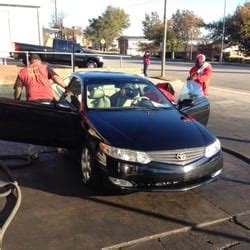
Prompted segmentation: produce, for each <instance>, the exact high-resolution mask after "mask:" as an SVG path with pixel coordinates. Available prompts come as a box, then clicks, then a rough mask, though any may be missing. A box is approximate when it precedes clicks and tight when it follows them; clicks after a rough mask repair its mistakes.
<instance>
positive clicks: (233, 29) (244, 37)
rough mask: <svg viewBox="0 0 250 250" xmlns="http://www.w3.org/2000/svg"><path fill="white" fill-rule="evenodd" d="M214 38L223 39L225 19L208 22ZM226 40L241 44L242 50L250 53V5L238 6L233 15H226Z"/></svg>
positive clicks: (211, 36)
mask: <svg viewBox="0 0 250 250" xmlns="http://www.w3.org/2000/svg"><path fill="white" fill-rule="evenodd" d="M205 27H206V29H208V30H209V31H210V36H209V37H210V38H211V39H212V40H214V41H215V42H216V41H221V37H222V28H223V20H222V19H220V20H219V21H217V22H212V23H208V24H206V26H205ZM224 37H225V42H226V43H227V44H229V45H239V46H240V48H241V50H242V51H246V52H248V53H250V6H249V5H248V4H245V5H243V6H238V7H237V8H236V10H235V12H234V13H233V14H232V15H227V16H226V17H225V32H224Z"/></svg>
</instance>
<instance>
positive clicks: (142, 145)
mask: <svg viewBox="0 0 250 250" xmlns="http://www.w3.org/2000/svg"><path fill="white" fill-rule="evenodd" d="M87 117H88V119H89V121H90V123H91V126H92V128H93V129H94V130H96V132H97V133H98V134H99V135H100V136H101V137H102V139H103V140H104V141H105V142H106V143H108V144H109V145H111V146H115V147H119V148H128V149H132V150H140V151H156V150H172V149H183V148H192V147H203V146H206V145H208V144H210V143H212V142H213V141H214V140H215V137H214V136H213V135H212V134H211V133H210V132H209V131H208V130H207V128H205V127H204V126H203V125H201V124H200V123H198V122H196V121H192V119H186V117H185V116H184V115H182V114H181V113H179V112H178V111H177V110H176V109H167V110H153V111H148V110H133V111H131V110H122V111H118V110H117V111H89V112H88V113H87Z"/></svg>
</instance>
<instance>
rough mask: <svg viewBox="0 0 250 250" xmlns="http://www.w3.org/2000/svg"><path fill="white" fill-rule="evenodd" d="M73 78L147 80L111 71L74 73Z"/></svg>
mask: <svg viewBox="0 0 250 250" xmlns="http://www.w3.org/2000/svg"><path fill="white" fill-rule="evenodd" d="M71 76H77V77H79V78H81V79H82V80H84V79H97V80H98V79H104V78H105V79H109V78H113V79H124V78H126V79H131V80H132V79H141V80H146V79H145V78H144V77H141V76H138V75H135V74H128V73H121V72H109V71H88V72H83V71H78V72H73V73H71Z"/></svg>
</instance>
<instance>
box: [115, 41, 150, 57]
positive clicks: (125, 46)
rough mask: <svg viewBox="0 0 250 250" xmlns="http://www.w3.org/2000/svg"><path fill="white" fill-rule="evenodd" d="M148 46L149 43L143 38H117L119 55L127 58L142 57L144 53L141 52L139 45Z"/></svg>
mask: <svg viewBox="0 0 250 250" xmlns="http://www.w3.org/2000/svg"><path fill="white" fill-rule="evenodd" d="M147 43H148V44H149V43H152V41H149V40H148V39H146V38H145V37H143V36H121V37H120V38H118V44H119V49H120V53H121V54H122V55H129V56H143V54H144V51H142V50H141V46H140V45H141V44H147Z"/></svg>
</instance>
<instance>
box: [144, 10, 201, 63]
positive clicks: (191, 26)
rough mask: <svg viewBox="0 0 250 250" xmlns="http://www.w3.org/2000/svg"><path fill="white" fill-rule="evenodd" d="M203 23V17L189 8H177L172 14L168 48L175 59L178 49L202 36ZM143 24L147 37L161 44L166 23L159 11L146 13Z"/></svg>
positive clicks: (157, 44) (169, 25) (169, 24)
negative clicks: (160, 16)
mask: <svg viewBox="0 0 250 250" xmlns="http://www.w3.org/2000/svg"><path fill="white" fill-rule="evenodd" d="M203 23H204V22H203V20H202V18H200V17H198V16H196V15H195V14H194V13H193V12H192V11H189V10H182V11H180V10H177V11H176V13H174V14H173V15H172V17H171V19H170V20H168V33H167V49H168V50H170V51H171V54H172V58H173V59H174V52H175V51H176V50H178V49H181V48H183V47H184V45H185V44H187V43H188V41H190V40H195V39H198V38H199V37H200V35H201V32H200V28H201V27H202V25H203ZM142 25H143V32H144V35H145V37H146V38H147V39H149V40H153V41H154V44H155V46H159V45H160V44H161V42H162V38H163V29H164V24H163V22H162V21H161V20H160V18H159V16H158V14H157V12H152V13H151V14H150V15H149V14H146V15H145V20H144V21H143V22H142Z"/></svg>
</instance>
